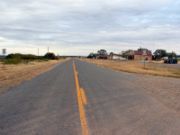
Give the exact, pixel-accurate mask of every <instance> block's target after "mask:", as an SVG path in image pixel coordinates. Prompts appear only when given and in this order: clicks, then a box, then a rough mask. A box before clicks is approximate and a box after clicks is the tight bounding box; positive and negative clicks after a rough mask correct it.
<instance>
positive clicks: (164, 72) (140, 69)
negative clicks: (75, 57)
mask: <svg viewBox="0 0 180 135" xmlns="http://www.w3.org/2000/svg"><path fill="white" fill-rule="evenodd" d="M83 61H86V62H90V63H94V64H96V65H99V66H102V67H107V68H111V69H114V70H119V71H124V72H129V73H140V74H149V75H156V76H166V77H176V78H180V66H179V64H177V65H172V66H171V65H165V64H158V63H146V64H145V66H144V63H143V62H140V61H112V60H97V59H83Z"/></svg>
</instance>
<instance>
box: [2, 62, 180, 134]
mask: <svg viewBox="0 0 180 135" xmlns="http://www.w3.org/2000/svg"><path fill="white" fill-rule="evenodd" d="M179 82H180V80H179V79H178V78H166V77H157V76H149V75H141V74H133V73H125V72H116V71H113V70H110V69H105V68H101V67H98V66H97V65H95V64H91V63H87V62H83V61H79V60H74V62H73V60H69V61H66V62H64V63H61V64H59V65H57V66H56V67H55V68H53V69H52V70H49V71H48V72H46V73H43V74H41V75H40V76H37V77H35V78H34V79H32V80H29V81H26V82H24V83H23V84H21V85H19V86H17V87H14V88H12V89H11V90H9V91H7V92H6V93H4V94H1V95H0V134H2V135H179V133H180V89H179V88H180V83H179Z"/></svg>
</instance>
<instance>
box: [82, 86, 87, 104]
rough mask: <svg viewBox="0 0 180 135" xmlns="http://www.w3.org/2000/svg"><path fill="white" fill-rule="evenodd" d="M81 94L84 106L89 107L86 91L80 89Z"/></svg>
mask: <svg viewBox="0 0 180 135" xmlns="http://www.w3.org/2000/svg"><path fill="white" fill-rule="evenodd" d="M80 92H81V98H82V101H83V104H84V105H87V97H86V94H85V91H84V89H83V88H80Z"/></svg>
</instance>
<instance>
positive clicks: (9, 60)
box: [3, 58, 22, 64]
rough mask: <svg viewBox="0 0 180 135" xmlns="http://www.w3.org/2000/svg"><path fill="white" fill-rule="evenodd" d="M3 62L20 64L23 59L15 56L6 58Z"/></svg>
mask: <svg viewBox="0 0 180 135" xmlns="http://www.w3.org/2000/svg"><path fill="white" fill-rule="evenodd" d="M3 62H4V64H19V63H21V62H22V60H21V59H19V58H13V59H5V60H4V61H3Z"/></svg>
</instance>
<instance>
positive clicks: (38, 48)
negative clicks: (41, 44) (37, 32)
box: [37, 48, 39, 57]
mask: <svg viewBox="0 0 180 135" xmlns="http://www.w3.org/2000/svg"><path fill="white" fill-rule="evenodd" d="M37 51H38V52H37V53H38V57H39V48H38V50H37Z"/></svg>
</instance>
